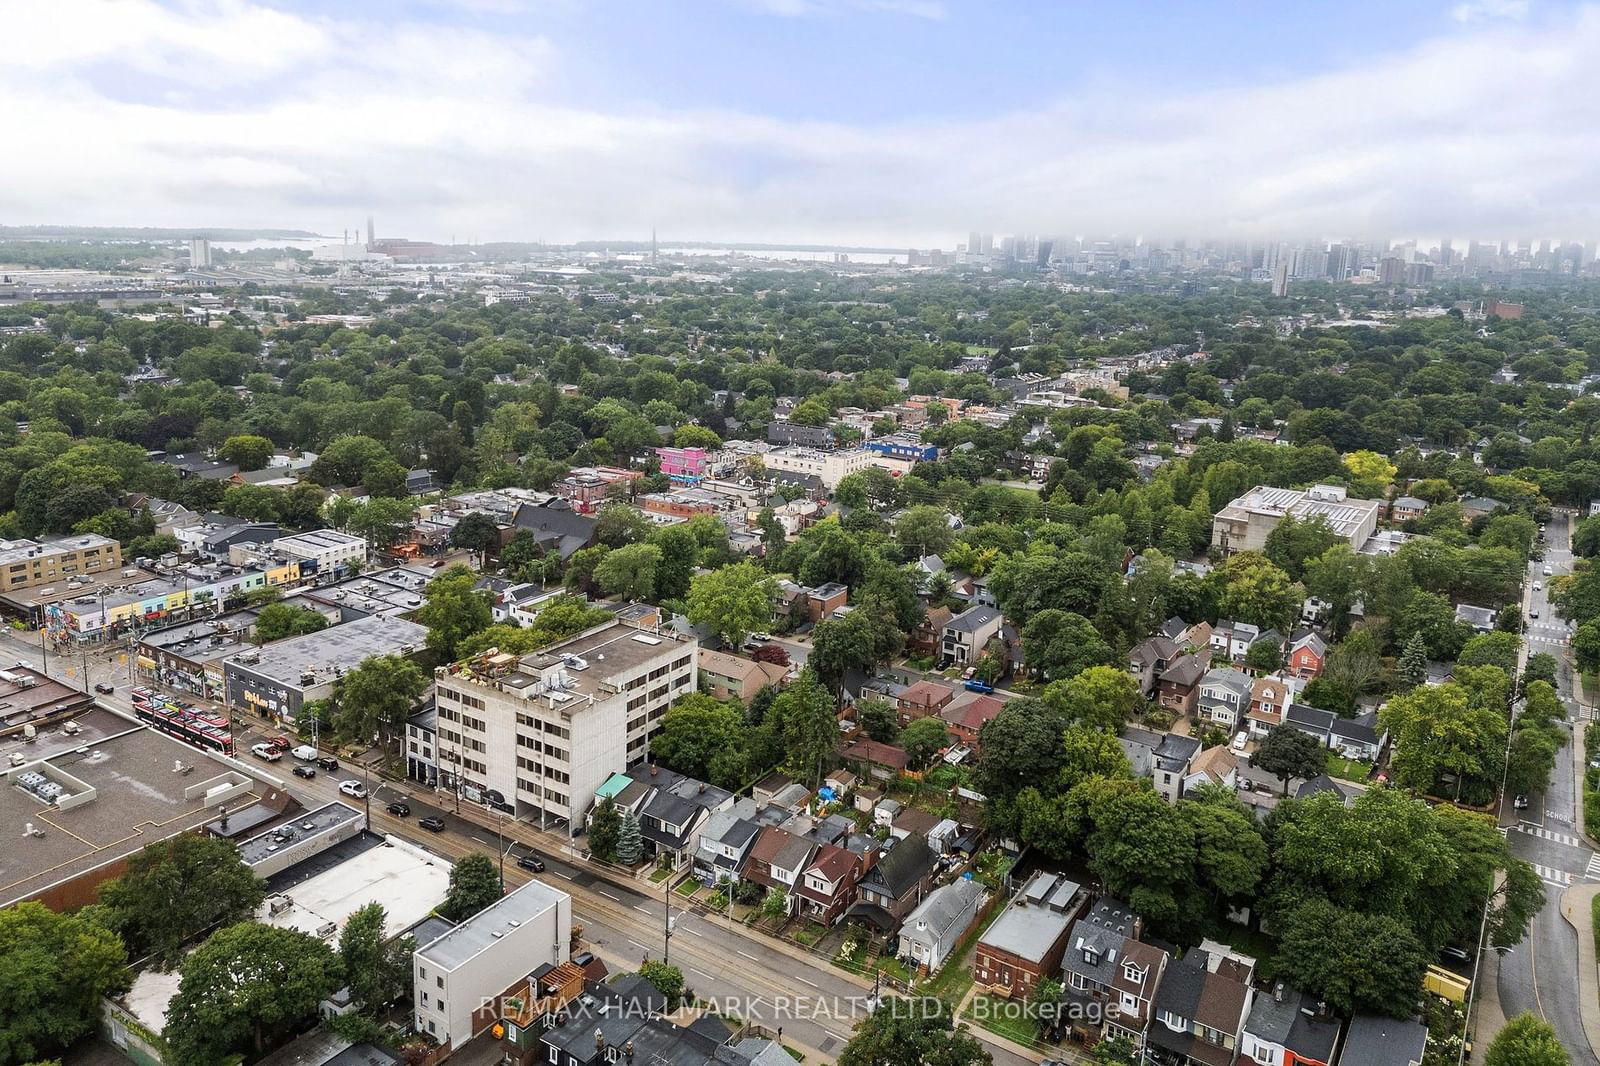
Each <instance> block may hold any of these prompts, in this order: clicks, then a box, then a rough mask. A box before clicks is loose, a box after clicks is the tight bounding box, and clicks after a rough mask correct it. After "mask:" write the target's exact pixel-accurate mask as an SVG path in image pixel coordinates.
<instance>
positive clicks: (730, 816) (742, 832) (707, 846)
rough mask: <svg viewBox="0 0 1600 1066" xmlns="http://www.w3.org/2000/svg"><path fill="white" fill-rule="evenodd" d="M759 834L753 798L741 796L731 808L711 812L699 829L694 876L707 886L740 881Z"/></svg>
mask: <svg viewBox="0 0 1600 1066" xmlns="http://www.w3.org/2000/svg"><path fill="white" fill-rule="evenodd" d="M760 833H761V823H760V822H758V821H756V804H755V801H754V800H750V799H740V800H738V801H736V802H735V803H734V805H733V807H731V808H729V809H728V810H725V811H717V812H716V813H714V814H713V815H711V817H709V818H707V819H706V823H705V825H704V826H702V827H701V829H700V842H699V845H698V846H697V847H696V849H695V853H694V875H695V877H696V878H698V879H699V880H700V881H701V882H702V883H704V884H706V885H717V884H720V883H721V882H723V881H729V882H737V881H738V880H739V875H740V872H741V870H742V869H743V867H744V863H745V859H746V858H747V857H748V856H749V854H750V848H751V847H752V846H753V845H754V844H755V842H756V837H757V836H759V835H760Z"/></svg>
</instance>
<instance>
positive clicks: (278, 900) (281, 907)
mask: <svg viewBox="0 0 1600 1066" xmlns="http://www.w3.org/2000/svg"><path fill="white" fill-rule="evenodd" d="M293 906H294V900H292V899H290V898H289V897H288V896H268V897H267V914H268V915H274V914H282V913H283V912H284V911H286V910H288V909H289V908H290V907H293Z"/></svg>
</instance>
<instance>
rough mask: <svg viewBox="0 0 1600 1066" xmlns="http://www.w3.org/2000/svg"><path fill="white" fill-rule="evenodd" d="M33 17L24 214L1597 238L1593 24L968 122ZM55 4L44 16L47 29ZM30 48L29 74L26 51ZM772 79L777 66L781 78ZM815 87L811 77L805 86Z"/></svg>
mask: <svg viewBox="0 0 1600 1066" xmlns="http://www.w3.org/2000/svg"><path fill="white" fill-rule="evenodd" d="M61 10H62V7H61V6H60V5H56V6H53V7H49V8H46V7H44V6H42V5H26V7H24V8H23V9H22V11H21V14H22V16H23V17H21V18H20V19H18V20H14V21H13V20H8V23H7V25H8V32H9V36H11V37H12V38H13V39H12V40H10V41H9V42H8V55H11V56H15V57H27V58H26V59H25V60H19V61H17V62H8V63H7V64H5V65H3V66H0V114H4V115H6V116H7V123H6V135H7V141H8V148H9V149H10V153H9V155H10V157H11V159H13V160H14V161H16V163H18V164H20V165H14V166H13V167H12V168H11V169H10V171H9V173H8V175H7V180H6V181H5V182H3V183H0V218H3V219H5V220H6V221H10V222H75V223H99V224H145V225H173V226H190V225H193V226H199V225H238V226H295V227H304V228H311V229H321V230H323V231H324V232H334V233H336V232H338V231H339V230H340V229H342V228H344V227H345V226H349V225H353V224H355V223H357V222H359V220H361V219H363V218H364V217H365V215H366V214H367V213H368V212H369V211H372V212H374V213H376V214H377V216H378V219H379V228H380V230H382V231H385V232H388V233H391V234H397V235H398V234H405V235H409V236H412V237H417V238H443V237H448V236H450V235H451V234H452V233H454V234H457V235H459V236H462V237H466V236H468V235H473V236H476V237H478V238H480V239H496V238H500V239H532V238H535V237H540V236H542V237H546V238H548V239H552V240H564V239H577V238H583V237H620V236H629V235H633V236H642V235H643V234H646V233H648V232H649V230H650V227H651V226H652V225H657V226H659V227H660V230H661V232H662V234H663V237H666V236H669V235H670V236H673V237H682V238H686V237H706V238H715V237H722V238H730V239H731V238H746V239H750V238H764V239H788V240H807V241H826V240H847V241H852V242H881V243H889V244H910V243H916V244H929V243H934V242H943V243H949V241H950V240H951V239H952V237H953V236H954V235H956V234H960V233H964V232H965V231H966V230H967V229H969V228H971V227H973V226H982V227H984V228H988V229H993V230H996V231H998V232H1006V231H1023V232H1042V233H1051V232H1055V233H1063V232H1074V233H1082V232H1096V233H1103V232H1108V231H1120V232H1134V231H1137V232H1143V233H1147V234H1177V233H1185V234H1192V235H1196V236H1198V235H1204V234H1212V233H1219V232H1232V233H1238V234H1262V235H1267V234H1270V235H1275V236H1301V235H1332V234H1350V235H1354V236H1362V235H1377V234H1382V233H1398V232H1405V233H1413V232H1440V233H1443V232H1450V233H1454V234H1457V235H1466V234H1472V233H1476V234H1479V235H1482V236H1485V237H1499V236H1502V235H1508V236H1509V235H1518V234H1535V235H1541V236H1542V235H1545V234H1548V235H1550V236H1570V237H1571V238H1573V239H1593V238H1594V237H1595V236H1596V235H1600V210H1597V208H1596V206H1595V203H1594V199H1593V195H1592V190H1593V189H1594V188H1595V187H1596V186H1597V184H1600V142H1596V141H1595V140H1594V138H1591V137H1587V136H1585V135H1584V134H1585V133H1586V131H1589V130H1593V129H1596V128H1600V96H1597V94H1595V93H1593V92H1592V91H1591V84H1590V82H1591V76H1590V74H1589V67H1588V57H1590V56H1592V55H1594V54H1595V53H1596V51H1597V50H1600V13H1597V12H1596V11H1594V10H1584V11H1580V12H1578V13H1575V14H1573V15H1572V16H1570V17H1568V18H1565V19H1563V20H1559V21H1551V22H1548V23H1526V24H1507V23H1505V22H1497V23H1494V24H1492V25H1488V26H1464V27H1462V28H1460V29H1458V30H1456V31H1455V32H1453V33H1451V34H1449V35H1446V36H1444V37H1441V38H1439V39H1437V40H1435V41H1432V42H1429V43H1426V44H1424V45H1421V46H1419V47H1416V48H1414V49H1411V50H1409V51H1407V52H1404V53H1400V54H1394V55H1388V56H1377V57H1373V58H1370V59H1368V60H1366V61H1365V62H1363V63H1362V64H1360V65H1358V66H1352V67H1350V68H1348V69H1344V70H1339V71H1335V72H1331V73H1324V74H1319V75H1315V76H1302V77H1294V78H1286V79H1283V80H1280V81H1277V82H1275V83H1272V84H1266V85H1257V86H1251V87H1236V88H1228V89H1206V88H1203V87H1202V88H1196V89H1195V90H1193V91H1191V92H1189V93H1186V94H1173V93H1170V92H1166V93H1157V92H1155V91H1153V90H1143V89H1141V88H1139V87H1138V86H1137V85H1136V84H1130V83H1128V82H1123V81H1119V82H1117V83H1115V84H1103V85H1099V86H1097V87H1094V88H1090V89H1086V90H1084V91H1082V92H1079V93H1077V94H1075V95H1073V96H1071V97H1069V98H1066V99H1062V100H1058V101H1055V102H1052V103H1047V104H1041V105H1039V106H1037V107H1034V108H1031V109H1028V110H1017V111H1013V112H1010V113H1004V114H995V115H993V116H991V117H988V118H983V119H972V120H964V121H957V120H930V119H918V120H915V121H906V122H903V123H890V124H878V125H867V124H854V123H847V122H803V121H793V120H780V119H775V118H770V117H766V116H762V115H757V114H750V113H745V112H739V111H731V110H712V109H666V108H660V107H653V106H649V105H646V104H640V105H638V106H636V107H633V108H614V109H608V110H601V109H598V108H594V107H585V106H578V105H573V104H570V103H560V102H558V101H557V98H556V97H555V96H554V95H553V93H552V92H551V90H550V86H551V85H552V84H555V83H558V82H559V80H560V71H561V69H562V65H563V64H564V63H572V62H578V61H580V60H581V61H587V62H595V61H599V60H596V59H594V58H592V57H591V58H589V59H582V57H576V58H575V57H568V56H564V55H562V54H561V53H560V51H559V49H557V48H555V47H554V46H552V45H551V44H550V43H549V42H547V41H545V40H542V39H538V38H528V37H518V36H514V35H508V34H504V33H488V32H483V31H479V30H475V29H468V28H459V27H456V28H452V27H448V26H440V25H433V24H425V23H420V22H405V21H401V22H397V23H394V24H389V23H366V22H360V21H354V20H350V19H343V18H333V17H323V18H315V19H312V18H303V17H299V16H292V15H285V14H281V13H279V12H275V11H271V10H267V9H263V8H261V7H258V6H254V5H253V4H251V3H248V2H246V0H235V2H233V3H229V4H226V5H222V6H215V5H214V6H210V7H182V8H177V9H173V8H165V7H161V6H158V5H156V4H153V3H149V2H147V0H126V2H122V3H109V4H103V5H102V4H95V3H92V2H90V0H77V2H76V3H74V4H72V5H70V11H69V13H68V15H66V16H60V15H58V14H57V13H58V12H60V11H61ZM46 11H48V12H50V14H48V15H46V14H44V12H46ZM24 62H25V64H26V65H23V64H24ZM779 75H780V76H781V72H779ZM797 91H801V90H797Z"/></svg>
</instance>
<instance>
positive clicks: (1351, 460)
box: [1344, 451, 1399, 492]
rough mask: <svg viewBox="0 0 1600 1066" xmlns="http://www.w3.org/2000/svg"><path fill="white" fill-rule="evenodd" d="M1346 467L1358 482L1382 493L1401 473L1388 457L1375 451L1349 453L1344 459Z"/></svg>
mask: <svg viewBox="0 0 1600 1066" xmlns="http://www.w3.org/2000/svg"><path fill="white" fill-rule="evenodd" d="M1344 466H1345V469H1346V470H1348V471H1350V476H1351V477H1352V478H1354V479H1355V480H1356V481H1359V482H1364V483H1365V484H1366V485H1369V486H1374V487H1376V488H1377V489H1378V491H1380V492H1381V491H1382V490H1383V489H1384V488H1385V487H1387V486H1388V484H1389V482H1391V481H1393V480H1394V476H1395V474H1397V473H1399V468H1398V467H1396V466H1395V465H1394V464H1393V463H1392V462H1390V461H1389V459H1388V457H1387V456H1384V455H1380V454H1379V453H1377V452H1373V451H1356V452H1350V453H1348V454H1347V455H1345V457H1344Z"/></svg>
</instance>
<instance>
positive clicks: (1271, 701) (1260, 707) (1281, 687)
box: [1245, 674, 1294, 740]
mask: <svg viewBox="0 0 1600 1066" xmlns="http://www.w3.org/2000/svg"><path fill="white" fill-rule="evenodd" d="M1293 698H1294V693H1293V692H1292V691H1291V690H1290V688H1289V685H1288V684H1287V683H1286V682H1285V681H1284V679H1283V678H1281V677H1278V676H1276V675H1272V674H1268V675H1267V676H1266V677H1258V678H1256V679H1255V680H1254V681H1252V682H1251V683H1250V709H1249V710H1248V711H1246V712H1245V726H1246V727H1247V728H1248V729H1249V730H1250V739H1251V740H1260V739H1261V738H1262V737H1264V736H1266V735H1267V734H1268V733H1269V732H1271V731H1272V730H1273V729H1276V728H1277V727H1278V726H1280V725H1282V724H1283V712H1284V710H1285V709H1286V708H1287V707H1288V706H1289V703H1290V701H1291V700H1292V699H1293Z"/></svg>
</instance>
